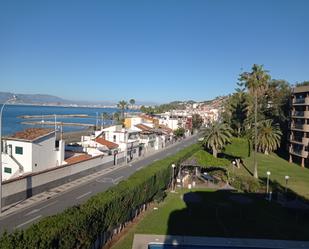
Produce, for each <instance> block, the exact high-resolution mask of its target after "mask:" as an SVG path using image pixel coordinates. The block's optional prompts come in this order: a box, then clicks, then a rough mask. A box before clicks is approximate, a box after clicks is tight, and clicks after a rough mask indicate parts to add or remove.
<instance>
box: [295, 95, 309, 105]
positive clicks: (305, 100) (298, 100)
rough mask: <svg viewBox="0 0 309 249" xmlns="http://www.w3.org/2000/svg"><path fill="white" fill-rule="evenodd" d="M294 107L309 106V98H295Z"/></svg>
mask: <svg viewBox="0 0 309 249" xmlns="http://www.w3.org/2000/svg"><path fill="white" fill-rule="evenodd" d="M293 105H309V97H306V98H294V99H293Z"/></svg>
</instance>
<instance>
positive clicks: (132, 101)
mask: <svg viewBox="0 0 309 249" xmlns="http://www.w3.org/2000/svg"><path fill="white" fill-rule="evenodd" d="M129 103H130V105H131V109H133V106H134V104H135V99H130V101H129Z"/></svg>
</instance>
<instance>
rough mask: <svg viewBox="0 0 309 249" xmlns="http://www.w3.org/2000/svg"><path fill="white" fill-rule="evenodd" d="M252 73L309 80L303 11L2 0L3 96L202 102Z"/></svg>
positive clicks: (290, 4) (288, 4)
mask: <svg viewBox="0 0 309 249" xmlns="http://www.w3.org/2000/svg"><path fill="white" fill-rule="evenodd" d="M253 63H257V64H264V67H265V68H266V69H268V70H270V73H271V75H272V77H273V78H276V79H285V80H287V81H289V82H290V83H295V82H297V81H298V82H300V81H304V80H309V1H307V0H303V1H301V0H290V1H284V0H281V1H280V0H272V1H271V0H264V1H261V0H259V1H253V0H252V1H250V0H249V1H246V0H242V1H236V0H235V1H234V0H226V1H223V0H212V1H210V0H208V1H207V0H202V1H197V0H187V1H182V0H174V1H172V0H162V1H159V0H156V1H150V0H144V1H128V0H123V1H117V0H110V1H104V0H98V1H91V0H90V1H89V0H88V1H86V0H85V1H78V0H72V1H69V0H50V1H44V0H38V1H34V0H27V1H24V0H20V1H15V0H0V91H12V92H17V93H47V94H53V95H57V96H59V97H64V98H67V99H73V100H112V101H117V100H120V99H130V98H135V99H137V100H144V101H145V100H148V101H155V102H168V101H172V100H188V99H194V100H207V99H210V98H213V97H216V96H218V95H224V94H228V93H231V92H233V90H234V88H235V84H236V81H237V77H238V75H239V73H240V72H241V68H243V70H245V71H248V70H250V68H251V66H252V64H253Z"/></svg>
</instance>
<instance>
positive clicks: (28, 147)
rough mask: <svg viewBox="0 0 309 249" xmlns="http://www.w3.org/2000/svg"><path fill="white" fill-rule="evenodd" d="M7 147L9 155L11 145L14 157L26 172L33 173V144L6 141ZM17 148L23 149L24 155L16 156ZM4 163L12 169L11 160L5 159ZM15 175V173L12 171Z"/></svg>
mask: <svg viewBox="0 0 309 249" xmlns="http://www.w3.org/2000/svg"><path fill="white" fill-rule="evenodd" d="M5 144H6V146H7V153H9V149H8V147H9V145H12V156H13V157H14V158H15V159H16V161H18V163H20V164H21V165H22V166H23V170H24V172H31V171H32V143H30V142H23V141H15V140H6V142H5ZM16 147H22V148H23V154H22V155H20V154H16ZM2 160H3V163H6V164H7V167H10V165H11V164H12V160H11V158H10V159H9V158H8V157H3V158H2ZM12 173H13V171H12Z"/></svg>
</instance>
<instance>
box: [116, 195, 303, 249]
mask: <svg viewBox="0 0 309 249" xmlns="http://www.w3.org/2000/svg"><path fill="white" fill-rule="evenodd" d="M187 193H190V194H189V195H192V193H194V194H193V195H194V197H195V198H196V197H198V198H199V199H200V200H201V201H200V202H199V203H189V204H188V205H186V203H185V202H184V201H183V200H182V194H183V193H170V194H169V195H168V196H167V198H166V199H165V201H164V202H163V203H161V204H158V210H151V211H150V212H148V214H147V215H146V216H145V217H144V218H143V219H142V220H141V221H140V222H139V223H138V224H137V225H136V226H135V227H133V228H132V229H130V231H129V233H128V234H126V235H125V236H124V237H123V238H122V239H121V240H119V241H118V243H117V244H116V245H115V246H114V247H112V249H131V247H132V242H133V237H134V234H135V233H138V234H177V235H187V236H190V235H191V236H219V237H240V238H264V239H265V238H268V239H288V240H309V217H308V215H307V216H306V215H305V214H303V213H301V212H289V211H288V210H287V209H285V208H282V207H281V206H279V205H277V204H275V203H269V202H267V201H266V200H264V199H263V198H262V197H261V196H259V195H257V194H243V193H231V192H227V191H213V190H208V189H196V190H195V191H194V192H187ZM235 199H236V200H235ZM238 199H241V200H244V201H246V200H247V201H251V202H250V203H244V202H239V201H237V200H238Z"/></svg>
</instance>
